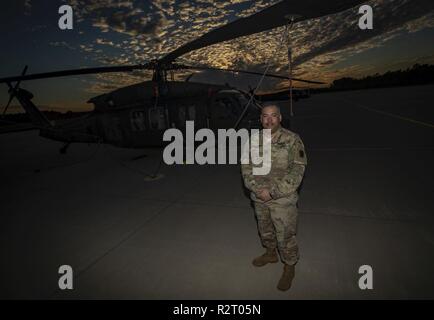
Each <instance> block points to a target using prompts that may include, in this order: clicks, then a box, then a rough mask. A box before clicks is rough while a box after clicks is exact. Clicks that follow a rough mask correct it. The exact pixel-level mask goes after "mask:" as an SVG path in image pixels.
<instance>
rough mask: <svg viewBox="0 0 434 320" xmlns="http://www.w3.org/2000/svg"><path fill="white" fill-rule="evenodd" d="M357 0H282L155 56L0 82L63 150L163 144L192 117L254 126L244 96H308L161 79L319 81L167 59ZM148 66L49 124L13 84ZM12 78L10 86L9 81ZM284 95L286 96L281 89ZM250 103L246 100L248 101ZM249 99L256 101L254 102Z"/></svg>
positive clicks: (254, 113)
mask: <svg viewBox="0 0 434 320" xmlns="http://www.w3.org/2000/svg"><path fill="white" fill-rule="evenodd" d="M361 2H363V1H360V0H337V1H336V0H334V1H318V0H304V1H294V0H284V1H281V2H279V3H277V4H275V5H272V6H270V7H268V8H266V9H264V10H262V11H260V12H258V13H256V14H253V15H251V16H249V17H245V18H240V19H238V20H235V21H233V22H231V23H229V24H227V25H225V26H223V27H220V28H217V29H214V30H212V31H210V32H208V33H206V34H204V35H203V36H201V37H199V38H197V39H196V40H193V41H191V42H189V43H187V44H185V45H183V46H181V47H179V48H177V49H176V50H173V51H171V52H169V53H168V54H166V55H165V56H163V57H162V58H160V59H157V60H154V61H151V62H148V63H144V64H137V65H123V66H107V67H96V68H87V69H73V70H63V71H55V72H46V73H39V74H29V75H26V71H27V66H26V67H25V68H24V70H23V72H22V74H21V75H20V76H14V77H6V78H1V79H0V83H6V84H7V85H8V86H9V94H10V98H9V102H8V104H7V105H6V107H5V109H4V113H5V112H6V110H7V108H8V106H9V105H10V103H11V101H12V99H13V98H14V97H16V98H17V100H18V101H19V103H20V104H21V106H22V107H23V108H24V110H25V111H26V112H27V114H28V115H29V117H30V119H31V121H32V123H33V124H34V126H35V127H36V128H38V129H39V130H40V136H42V137H45V138H49V139H53V140H57V141H62V142H64V143H65V145H64V146H63V147H62V148H61V150H60V151H61V152H62V153H65V152H66V149H67V147H68V146H69V144H70V143H73V142H74V143H75V142H85V143H107V144H111V145H114V146H118V147H126V148H143V147H148V146H161V145H163V144H164V143H163V140H162V137H163V133H164V131H165V130H166V129H168V128H173V127H175V128H179V129H181V130H182V129H183V128H184V127H185V122H186V121H187V120H194V122H195V129H200V128H210V129H212V130H216V129H220V128H221V129H224V128H233V127H245V128H256V127H258V126H259V121H258V120H259V112H260V111H259V110H260V106H259V105H257V104H255V103H253V104H251V103H250V102H252V100H253V102H255V100H259V101H272V100H288V99H291V100H292V99H294V100H297V99H298V98H304V97H308V96H309V95H308V93H307V92H306V91H305V90H296V89H294V90H292V88H290V90H288V89H285V90H281V91H277V92H272V93H265V94H258V93H255V92H244V91H242V90H238V89H237V88H234V87H229V86H227V85H214V84H207V83H198V82H190V81H189V78H188V79H187V80H186V81H173V80H169V79H168V72H174V71H176V70H217V71H225V72H228V71H229V72H238V73H246V74H253V75H258V76H267V77H273V78H278V79H286V80H290V83H291V82H292V81H302V82H305V83H311V84H323V83H322V82H318V81H309V80H303V79H297V78H293V77H292V76H291V74H290V75H289V76H283V75H275V74H268V73H267V74H265V73H259V72H252V71H247V70H236V69H218V68H211V67H201V66H189V65H184V64H178V63H175V62H174V61H175V59H176V58H178V57H180V56H182V55H184V54H186V53H188V52H191V51H193V50H197V49H200V48H204V47H207V46H210V45H213V44H216V43H219V42H223V41H227V40H231V39H235V38H238V37H241V36H247V35H251V34H254V33H258V32H262V31H265V30H269V29H272V28H276V27H280V26H285V25H288V23H289V22H291V23H296V22H299V21H302V20H306V19H313V18H317V17H321V16H324V15H328V14H333V13H337V12H339V11H343V10H346V9H349V8H351V7H353V6H355V5H357V4H360V3H361ZM136 70H152V72H153V76H152V80H148V81H144V82H140V83H137V84H134V85H130V86H127V87H123V88H120V89H117V90H114V91H111V92H108V93H105V94H102V95H99V96H96V97H93V98H91V99H90V100H89V101H88V102H89V103H93V104H94V110H93V111H92V112H90V113H88V114H86V115H85V116H83V117H80V118H78V119H75V120H70V121H68V122H66V123H64V124H62V125H60V124H59V125H54V124H53V123H51V122H50V121H48V119H47V118H46V117H45V116H44V115H43V114H42V112H40V111H39V110H38V108H37V107H36V106H35V105H34V104H33V103H32V101H31V99H32V98H33V94H32V93H30V92H29V91H27V90H24V89H21V88H20V87H19V85H20V82H21V81H26V80H35V79H44V78H54V77H64V76H75V75H85V74H98V73H109V72H132V71H136ZM15 81H16V84H15V85H14V86H12V82H15ZM289 93H290V94H291V96H290V95H289ZM249 104H250V105H249ZM255 105H256V106H255Z"/></svg>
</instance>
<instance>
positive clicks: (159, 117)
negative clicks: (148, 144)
mask: <svg viewBox="0 0 434 320" xmlns="http://www.w3.org/2000/svg"><path fill="white" fill-rule="evenodd" d="M149 126H150V127H151V129H154V130H162V129H165V128H166V119H165V117H164V109H163V108H152V109H149Z"/></svg>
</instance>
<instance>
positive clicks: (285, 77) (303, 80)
mask: <svg viewBox="0 0 434 320" xmlns="http://www.w3.org/2000/svg"><path fill="white" fill-rule="evenodd" d="M172 66H173V67H174V68H176V69H193V70H194V69H196V70H213V71H225V72H238V73H245V74H253V75H257V76H262V75H263V73H261V72H255V71H247V70H239V69H220V68H213V67H199V66H187V65H181V64H173V65H172ZM265 76H266V77H270V78H277V79H284V80H290V79H291V78H290V77H287V76H283V75H278V74H272V73H266V74H265ZM292 80H293V81H299V82H305V83H310V84H326V83H325V82H321V81H313V80H305V79H300V78H292Z"/></svg>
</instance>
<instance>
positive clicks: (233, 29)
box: [159, 0, 366, 64]
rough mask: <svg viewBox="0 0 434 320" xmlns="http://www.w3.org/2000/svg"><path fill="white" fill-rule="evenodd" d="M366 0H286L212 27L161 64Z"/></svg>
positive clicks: (170, 53) (349, 6)
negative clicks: (199, 50)
mask: <svg viewBox="0 0 434 320" xmlns="http://www.w3.org/2000/svg"><path fill="white" fill-rule="evenodd" d="M363 2H366V1H363V0H336V1H319V0H303V1H300V0H283V1H281V2H279V3H276V4H274V5H272V6H270V7H268V8H266V9H264V10H262V11H260V12H257V13H255V14H253V15H251V16H248V17H244V18H240V19H237V20H235V21H233V22H231V23H229V24H227V25H224V26H222V27H220V28H217V29H214V30H211V31H210V32H208V33H205V34H204V35H202V36H201V37H199V38H197V39H195V40H193V41H191V42H188V43H186V44H184V45H183V46H181V47H179V48H177V49H175V50H173V51H171V52H169V53H168V54H166V55H165V56H164V57H163V58H161V59H160V60H159V62H161V63H162V64H168V63H169V62H171V61H173V60H175V59H176V58H178V57H180V56H182V55H184V54H186V53H188V52H190V51H193V50H197V49H201V48H204V47H207V46H210V45H213V44H216V43H220V42H223V41H228V40H232V39H235V38H238V37H242V36H248V35H251V34H254V33H258V32H262V31H266V30H269V29H273V28H277V27H281V26H284V25H286V24H288V23H289V21H290V20H291V19H292V21H293V22H294V23H296V22H299V21H302V20H306V19H313V18H317V17H321V16H325V15H328V14H333V13H337V12H340V11H344V10H346V9H350V8H352V7H354V6H356V5H358V4H360V3H363Z"/></svg>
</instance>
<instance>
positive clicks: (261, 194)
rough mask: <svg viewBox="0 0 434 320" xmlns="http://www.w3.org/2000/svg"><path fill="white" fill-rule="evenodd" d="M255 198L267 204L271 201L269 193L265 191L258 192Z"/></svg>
mask: <svg viewBox="0 0 434 320" xmlns="http://www.w3.org/2000/svg"><path fill="white" fill-rule="evenodd" d="M256 196H257V197H258V198H259V199H261V200H262V201H264V202H267V201H270V200H271V199H273V198H272V197H271V195H270V191H268V190H267V189H261V190H259V192H258V194H257V195H256Z"/></svg>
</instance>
